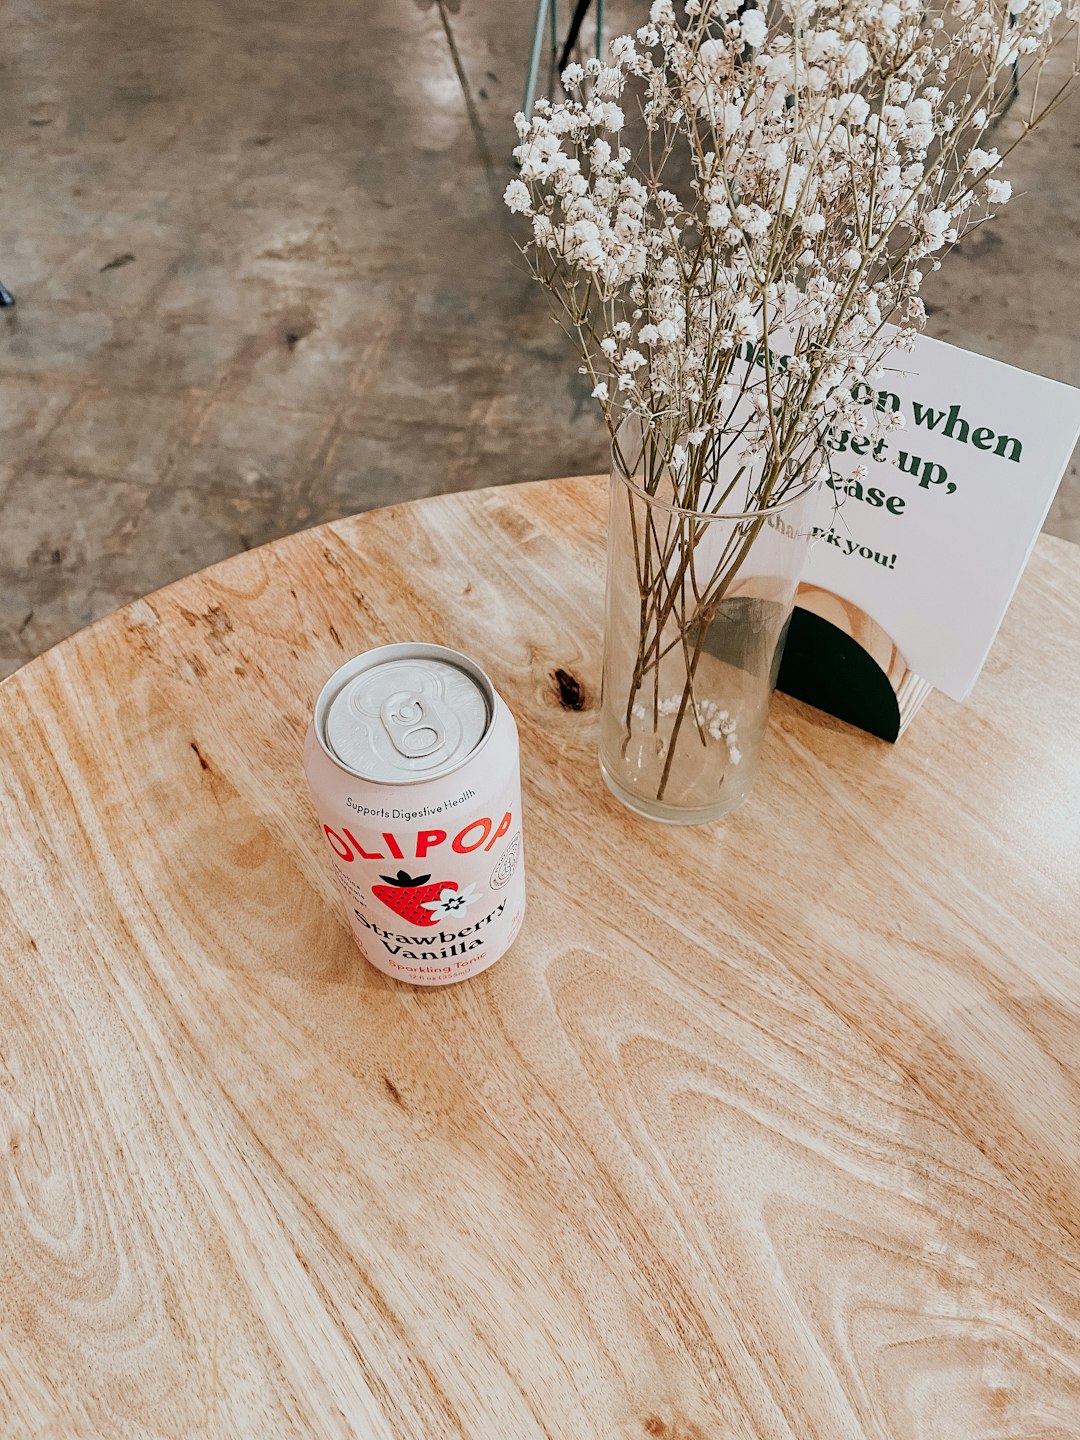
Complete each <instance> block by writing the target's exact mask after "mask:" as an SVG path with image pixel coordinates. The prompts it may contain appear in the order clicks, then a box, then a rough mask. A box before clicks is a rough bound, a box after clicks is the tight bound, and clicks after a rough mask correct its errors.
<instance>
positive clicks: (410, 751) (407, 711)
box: [379, 690, 445, 760]
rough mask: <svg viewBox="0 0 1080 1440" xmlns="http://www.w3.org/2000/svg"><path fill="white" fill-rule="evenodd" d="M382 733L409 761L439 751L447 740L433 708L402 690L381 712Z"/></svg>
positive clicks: (420, 698)
mask: <svg viewBox="0 0 1080 1440" xmlns="http://www.w3.org/2000/svg"><path fill="white" fill-rule="evenodd" d="M379 718H380V719H381V720H382V723H383V729H384V730H385V731H386V733H387V735H389V736H390V739H391V742H392V743H393V746H394V749H395V750H397V751H398V753H399V754H401V755H404V756H405V758H406V759H407V760H419V759H421V758H422V757H423V756H425V755H430V754H431V753H432V751H433V750H438V748H439V746H440V745H442V743H443V740H444V738H445V737H444V734H443V727H442V724H441V723H440V721H439V717H438V715H437V714H436V713H435V709H434V707H433V706H431V705H429V704H427V703H426V697H425V696H423V695H420V694H418V693H417V692H416V691H409V690H399V691H398V693H397V694H396V695H391V696H390V697H389V699H387V700H384V701H383V703H382V706H381V708H380V710H379Z"/></svg>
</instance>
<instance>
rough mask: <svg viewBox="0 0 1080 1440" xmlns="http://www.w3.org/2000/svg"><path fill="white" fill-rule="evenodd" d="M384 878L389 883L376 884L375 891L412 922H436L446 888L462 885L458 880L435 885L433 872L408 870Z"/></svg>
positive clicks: (419, 923) (372, 890) (391, 907)
mask: <svg viewBox="0 0 1080 1440" xmlns="http://www.w3.org/2000/svg"><path fill="white" fill-rule="evenodd" d="M380 878H381V879H382V880H384V881H385V882H386V883H385V884H384V885H373V886H372V887H371V893H372V894H373V895H374V896H375V898H376V900H381V901H382V902H383V904H384V905H386V906H388V907H389V908H390V909H391V910H393V912H394V914H395V915H400V916H401V918H402V919H403V920H407V921H408V922H409V924H410V925H434V924H435V913H434V912H435V911H437V910H438V909H439V908H440V900H441V896H442V895H443V893H444V891H451V890H456V889H457V888H458V887H457V881H456V880H437V881H436V882H435V884H434V885H432V884H431V883H430V881H431V876H430V875H410V874H409V872H408V871H407V870H399V871H398V872H397V874H396V875H383V876H381V877H380Z"/></svg>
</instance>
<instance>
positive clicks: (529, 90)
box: [521, 0, 555, 116]
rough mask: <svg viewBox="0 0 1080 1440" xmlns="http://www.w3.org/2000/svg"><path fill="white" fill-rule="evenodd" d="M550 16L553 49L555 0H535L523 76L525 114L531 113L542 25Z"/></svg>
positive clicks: (542, 31) (542, 39)
mask: <svg viewBox="0 0 1080 1440" xmlns="http://www.w3.org/2000/svg"><path fill="white" fill-rule="evenodd" d="M549 15H550V17H551V34H552V49H554V43H555V42H554V36H555V0H536V24H535V25H534V26H533V39H532V50H531V51H530V53H529V72H528V74H527V75H526V77H525V100H524V102H523V104H522V107H521V108H522V110H524V112H525V114H526V115H530V116H531V115H532V108H533V101H534V100H535V99H536V80H537V77H538V75H539V74H540V51H541V50H542V49H543V45H544V25H545V22H546V21H547V19H548V16H549Z"/></svg>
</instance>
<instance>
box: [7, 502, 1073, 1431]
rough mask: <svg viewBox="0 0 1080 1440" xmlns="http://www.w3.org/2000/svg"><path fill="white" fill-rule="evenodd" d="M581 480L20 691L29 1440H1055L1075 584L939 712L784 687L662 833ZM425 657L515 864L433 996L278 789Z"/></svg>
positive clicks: (16, 688) (263, 554) (381, 522)
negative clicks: (747, 765)
mask: <svg viewBox="0 0 1080 1440" xmlns="http://www.w3.org/2000/svg"><path fill="white" fill-rule="evenodd" d="M604 495H605V489H604V482H603V481H600V480H595V481H588V480H575V481H560V482H551V483H547V484H542V485H536V486H525V487H521V488H516V489H511V490H498V491H479V492H474V493H470V494H465V495H460V496H448V497H440V498H436V499H431V500H426V501H423V502H420V503H418V504H416V505H413V506H408V507H402V508H399V509H396V510H388V511H381V512H375V513H372V514H369V515H365V516H362V517H358V518H355V519H351V520H347V521H342V522H339V523H336V524H333V525H331V526H328V527H324V528H322V529H319V530H314V531H309V532H307V533H304V534H300V535H296V536H293V537H291V538H290V539H288V540H284V541H282V542H280V543H278V544H275V545H273V546H270V547H268V548H266V549H263V550H260V551H254V552H251V553H249V554H246V555H242V556H238V557H237V558H236V559H234V560H231V561H228V562H227V563H225V564H223V565H221V566H218V567H216V568H215V569H213V570H210V571H207V572H205V573H203V574H201V575H197V576H194V577H192V578H191V579H189V580H186V581H183V582H181V583H180V584H178V585H176V586H173V587H171V588H170V589H168V590H166V591H163V592H161V593H159V594H157V595H155V596H152V597H150V598H149V599H147V600H145V601H141V602H139V603H137V604H136V605H133V606H131V607H130V608H129V609H127V610H124V611H121V612H119V613H118V614H116V615H114V616H111V617H110V618H108V619H107V620H105V621H102V622H100V623H99V624H98V625H96V626H94V627H93V628H92V629H90V630H88V631H85V632H83V633H82V634H81V635H78V636H76V637H74V638H73V639H72V640H71V641H69V642H66V643H65V644H63V645H61V646H60V647H58V648H57V649H56V650H53V651H52V652H50V653H49V654H47V655H45V656H44V657H42V658H41V659H39V660H37V661H34V662H33V663H32V664H31V665H29V666H27V667H26V669H24V670H23V671H21V672H20V673H19V674H17V675H16V676H14V677H12V679H11V680H9V681H8V682H6V683H5V684H4V685H3V686H2V687H0V724H2V726H3V734H4V759H5V766H4V775H3V781H2V784H0V837H2V838H0V846H2V856H3V870H2V887H3V891H2V907H3V908H2V920H3V924H2V928H0V946H2V948H3V965H2V967H0V1127H2V1130H0V1219H2V1224H0V1436H3V1437H4V1440H9V1437H10V1440H23V1437H27V1440H30V1437H33V1440H42V1437H44V1440H52V1437H57V1440H59V1437H63V1440H68V1437H77V1440H83V1437H92V1440H96V1437H102V1440H106V1437H107V1440H126V1437H132V1440H134V1437H140V1440H141V1437H147V1436H153V1437H170V1440H172V1437H196V1436H206V1437H229V1440H234V1437H252V1440H255V1437H258V1440H266V1437H278V1436H281V1437H290V1440H292V1437H305V1440H306V1437H310V1440H336V1437H354V1436H355V1437H360V1436H362V1437H364V1440H391V1437H392V1440H441V1437H444V1436H445V1437H469V1440H473V1437H479V1440H489V1437H490V1440H540V1437H559V1440H562V1437H566V1440H592V1437H596V1440H650V1437H651V1440H656V1437H661V1440H774V1437H775V1440H864V1437H873V1440H1024V1437H1027V1440H1036V1437H1037V1440H1076V1437H1077V1436H1078V1435H1080V1196H1078V1188H1080V1182H1078V1175H1080V1043H1078V1039H1080V1023H1078V1016H1080V977H1078V971H1077V965H1076V952H1077V937H1078V934H1080V894H1078V887H1077V876H1078V874H1080V815H1078V802H1077V796H1078V793H1080V584H1078V577H1080V555H1078V554H1077V552H1076V551H1074V550H1072V549H1070V547H1068V546H1066V545H1064V544H1062V543H1061V542H1053V541H1048V540H1046V539H1043V540H1041V541H1040V542H1039V545H1038V548H1037V551H1036V554H1035V557H1034V559H1033V561H1032V564H1031V566H1030V568H1029V571H1028V574H1027V576H1026V578H1025V580H1024V582H1023V584H1022V586H1021V589H1020V592H1019V595H1018V597H1017V600H1016V602H1015V603H1014V605H1013V608H1012V610H1011V611H1010V614H1009V617H1008V619H1007V621H1006V625H1005V629H1004V631H1003V633H1002V636H1001V639H1000V640H999V642H998V644H997V646H996V648H995V650H994V652H993V655H992V657H991V660H990V664H989V666H988V669H987V671H986V673H985V674H984V677H983V679H982V680H981V681H980V683H979V685H978V687H977V688H976V690H975V693H974V696H973V698H972V700H971V701H970V702H969V703H968V704H967V705H966V706H965V707H963V708H962V709H961V708H960V707H958V706H955V705H953V704H951V703H950V702H949V701H947V700H945V699H944V698H943V697H941V696H940V695H935V696H933V697H932V698H931V700H930V701H929V702H928V703H927V705H926V706H925V707H924V709H923V711H922V713H921V714H920V716H919V719H918V721H917V723H916V724H915V725H914V726H913V727H912V729H911V730H910V731H909V733H908V735H907V737H906V739H905V741H904V744H903V745H902V746H895V747H894V746H889V745H886V744H884V743H882V742H879V741H876V740H873V739H872V738H870V737H868V736H866V735H863V734H861V733H859V732H856V731H853V730H851V729H849V728H848V727H846V726H843V725H841V724H840V723H838V722H835V721H832V720H830V719H829V718H828V717H826V716H823V715H820V714H818V713H816V712H813V711H810V710H808V709H806V708H805V707H803V706H800V705H799V704H797V703H796V702H794V701H791V700H789V699H787V698H786V697H782V696H781V697H777V702H776V706H775V711H774V716H775V719H774V724H773V728H772V731H771V734H770V738H769V740H768V742H767V746H766V752H765V756H764V759H763V769H762V774H761V779H760V783H759V788H758V790H757V792H756V793H755V796H754V798H753V799H752V800H751V801H750V802H749V803H748V804H747V805H746V806H745V807H744V808H743V809H742V810H740V811H738V812H736V814H734V815H733V816H731V817H729V818H728V819H727V820H726V821H724V822H722V823H721V824H720V825H717V826H714V827H709V828H704V829H698V830H688V831H682V830H670V829H667V828H661V827H653V826H650V825H648V824H647V823H645V822H643V821H638V820H636V819H634V818H633V817H632V816H630V815H629V814H627V813H626V812H624V811H623V810H621V809H620V808H619V807H618V805H617V804H616V803H615V801H614V800H613V799H611V797H610V796H609V795H608V793H607V791H606V790H605V789H604V787H603V785H602V782H601V780H600V777H599V774H598V772H597V767H596V761H595V753H594V752H595V725H596V704H597V699H598V692H599V675H600V670H599V657H600V604H601V588H602V570H603V541H602V536H603V510H604ZM415 637H423V638H430V639H432V640H434V641H438V642H440V643H444V644H448V645H453V646H456V647H458V648H460V649H463V650H465V651H468V652H471V653H472V654H475V655H477V656H478V657H479V658H481V659H482V660H483V662H484V664H485V665H486V667H487V668H488V670H489V672H490V673H491V675H492V678H493V679H494V681H495V683H496V685H497V686H498V687H499V689H500V690H501V691H502V693H503V694H504V695H505V697H506V699H507V701H508V702H509V704H510V706H511V708H512V709H513V710H514V712H515V714H516V716H517V719H518V723H519V727H520V730H521V739H522V762H523V785H524V795H525V804H526V844H527V863H528V873H529V883H530V899H529V916H528V921H527V923H526V926H525V929H524V931H523V933H522V935H521V937H520V938H519V940H518V941H517V943H516V945H515V946H514V948H513V950H512V951H511V953H510V955H509V956H507V958H506V959H504V960H503V961H501V962H500V963H499V964H498V965H496V966H495V967H494V968H493V969H492V970H490V971H488V972H486V973H485V974H483V975H482V976H480V977H479V978H477V979H475V980H472V981H470V982H468V983H467V984H466V985H463V986H460V987H452V988H449V989H445V990H436V991H430V992H423V991H416V990H413V989H411V988H409V987H406V986H402V985H399V984H398V983H397V982H394V981H392V980H388V979H385V978H384V977H382V976H380V975H379V974H377V973H376V972H375V971H373V970H372V969H371V968H370V967H368V966H367V965H366V964H364V963H363V962H362V961H361V959H360V958H359V957H358V955H357V953H356V951H355V949H354V948H353V945H352V942H351V940H350V939H349V936H348V934H347V932H346V929H345V926H344V923H343V921H342V920H341V919H340V918H339V916H338V914H337V911H336V908H335V903H336V895H335V886H334V882H333V879H332V875H331V869H330V866H329V864H328V863H327V860H326V856H325V855H324V853H323V850H322V845H321V839H320V835H319V832H318V830H317V827H316V825H315V822H314V818H313V814H312V812H311V809H310V804H309V801H308V798H307V794H306V790H305V785H304V779H303V775H302V773H301V768H300V751H301V740H302V735H303V731H304V728H305V726H306V724H307V721H308V717H309V713H310V709H311V705H312V703H313V700H314V697H315V695H316V694H317V692H318V690H319V688H320V686H321V684H322V682H323V680H324V679H325V678H326V676H327V675H328V674H329V673H330V672H331V671H332V670H333V669H334V668H335V666H337V665H338V664H339V663H340V662H341V660H342V659H343V658H345V657H347V656H349V655H351V654H353V653H355V652H357V651H359V650H362V649H364V648H366V647H367V646H370V645H374V644H380V643H385V642H389V641H393V640H403V639H408V638H415ZM558 670H562V671H564V672H566V676H570V677H572V678H573V679H575V680H577V681H578V682H579V683H580V687H581V690H582V691H583V695H584V708H581V709H574V708H569V707H567V706H566V705H564V704H563V703H562V699H563V696H564V693H565V688H566V676H564V677H562V680H561V682H560V680H559V679H557V678H556V675H555V672H556V671H558Z"/></svg>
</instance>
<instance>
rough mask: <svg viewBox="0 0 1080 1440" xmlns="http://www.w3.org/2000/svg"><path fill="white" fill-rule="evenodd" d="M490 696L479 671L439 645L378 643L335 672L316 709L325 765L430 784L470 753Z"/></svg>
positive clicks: (484, 723)
mask: <svg viewBox="0 0 1080 1440" xmlns="http://www.w3.org/2000/svg"><path fill="white" fill-rule="evenodd" d="M494 713H495V691H494V689H493V688H492V685H491V682H490V680H488V678H487V676H486V675H485V674H484V672H483V671H482V670H481V669H480V667H479V666H478V665H477V664H476V663H475V662H474V661H472V660H470V659H469V658H468V657H467V656H465V655H459V654H458V652H457V651H456V650H447V649H445V648H444V647H443V646H441V645H384V646H382V647H381V648H380V649H378V650H369V651H368V652H367V653H366V654H364V655H358V656H357V657H356V659H355V660H350V661H349V662H348V663H347V664H345V665H343V666H342V667H341V669H340V670H338V671H336V672H335V674H333V675H332V676H331V677H330V679H329V680H328V681H327V682H326V684H325V685H324V686H323V690H322V694H321V695H320V696H319V698H318V700H317V702H316V704H315V731H316V734H317V735H318V737H319V740H320V743H321V744H322V746H323V749H324V750H325V751H326V752H327V754H328V755H329V756H330V758H331V759H332V760H336V761H337V763H338V764H339V765H342V766H344V768H345V769H346V770H349V771H350V772H351V773H352V774H353V775H357V776H359V777H360V778H361V779H364V780H375V781H381V782H382V783H384V784H390V785H393V784H408V783H409V782H410V781H417V780H434V779H437V778H438V776H440V775H445V774H446V773H447V772H448V771H450V770H453V769H455V768H456V767H457V766H458V765H460V764H462V762H463V761H465V760H467V759H468V757H469V756H470V755H471V754H472V753H473V752H474V751H475V750H476V749H477V747H478V746H479V745H480V744H481V743H482V741H483V740H484V737H485V736H486V735H487V733H488V731H489V730H490V728H491V721H492V718H493V716H494Z"/></svg>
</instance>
